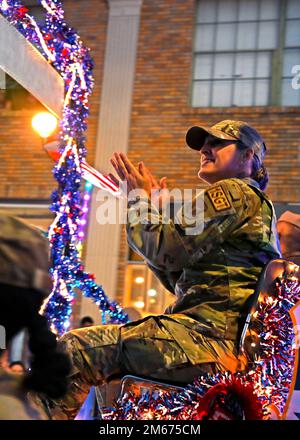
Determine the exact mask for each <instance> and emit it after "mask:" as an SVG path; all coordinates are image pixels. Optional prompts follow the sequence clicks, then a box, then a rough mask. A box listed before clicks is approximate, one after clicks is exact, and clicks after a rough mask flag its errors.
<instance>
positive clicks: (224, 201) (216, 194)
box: [207, 186, 231, 212]
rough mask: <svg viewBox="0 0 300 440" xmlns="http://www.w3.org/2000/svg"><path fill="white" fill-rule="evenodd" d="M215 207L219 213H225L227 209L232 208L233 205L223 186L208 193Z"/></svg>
mask: <svg viewBox="0 0 300 440" xmlns="http://www.w3.org/2000/svg"><path fill="white" fill-rule="evenodd" d="M207 193H208V196H209V198H210V201H211V203H212V204H213V207H214V208H215V210H216V211H217V212H219V211H225V209H229V208H231V204H230V202H229V200H228V197H227V196H226V194H225V192H224V190H223V188H222V187H221V186H216V187H214V188H211V189H209V190H208V191H207Z"/></svg>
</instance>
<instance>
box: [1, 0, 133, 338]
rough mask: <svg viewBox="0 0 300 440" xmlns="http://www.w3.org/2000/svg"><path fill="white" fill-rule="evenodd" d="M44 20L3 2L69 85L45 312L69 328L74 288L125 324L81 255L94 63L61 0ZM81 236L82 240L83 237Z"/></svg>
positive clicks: (48, 7)
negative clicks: (84, 170) (83, 186)
mask: <svg viewBox="0 0 300 440" xmlns="http://www.w3.org/2000/svg"><path fill="white" fill-rule="evenodd" d="M40 3H41V5H42V6H43V7H44V9H45V21H44V22H43V23H42V24H37V22H36V21H35V19H34V17H32V16H31V15H30V14H29V13H28V9H27V8H26V7H25V6H24V5H22V3H21V2H20V1H19V0H0V11H1V12H2V14H3V15H4V16H5V17H6V19H7V20H8V21H9V22H10V23H11V24H12V25H13V26H15V27H16V28H17V29H18V30H19V32H20V33H21V34H22V35H23V36H25V38H26V39H27V40H28V41H29V42H30V43H32V44H33V45H34V46H35V47H36V48H37V49H38V50H39V51H40V52H41V53H42V54H43V56H44V57H45V59H46V60H47V61H48V62H49V63H50V64H52V66H53V67H54V68H55V69H56V70H57V71H58V72H59V73H60V75H61V76H62V78H63V79H64V83H65V91H66V94H65V100H64V107H63V117H62V120H61V123H60V134H59V141H60V153H61V157H60V160H59V161H58V163H57V164H56V166H55V167H54V176H55V179H56V180H57V182H58V189H57V190H55V191H54V192H53V194H52V206H51V210H52V211H53V212H55V215H56V217H55V220H54V222H53V223H52V225H51V227H50V229H49V240H50V244H51V253H52V261H53V266H52V275H53V291H52V293H51V295H50V297H49V300H48V302H47V304H45V305H44V309H43V312H44V314H45V315H46V316H47V318H48V319H49V320H50V322H51V324H52V329H53V330H54V331H55V332H57V333H58V334H59V335H61V334H63V333H64V332H65V331H66V330H68V328H69V325H70V322H69V318H70V315H71V312H72V302H73V299H74V296H75V291H74V289H75V288H78V289H80V290H81V291H82V292H83V294H84V295H85V296H87V297H89V298H91V299H92V300H93V301H94V302H95V303H96V304H97V305H98V306H99V308H100V309H101V311H102V312H103V314H104V318H105V314H106V313H107V314H108V317H109V319H110V322H111V323H125V322H127V320H128V317H127V315H126V314H124V312H123V311H122V309H121V307H120V306H119V305H118V304H117V303H115V302H110V301H109V300H108V298H107V296H106V295H105V293H104V291H103V289H102V287H101V286H98V285H97V284H96V282H95V280H94V276H93V275H92V274H89V273H87V272H85V270H84V267H83V264H82V262H81V261H80V258H79V254H78V243H80V238H81V235H82V227H81V226H82V219H83V218H84V216H85V214H86V213H85V212H83V211H82V206H84V200H83V195H82V191H81V169H80V164H81V163H82V161H83V160H84V159H85V156H86V148H85V136H84V132H85V131H86V129H87V117H88V113H89V106H88V99H89V96H90V94H91V91H92V87H93V77H92V69H93V62H92V59H91V57H90V53H89V49H87V48H86V47H85V46H84V45H83V43H82V41H81V39H80V37H79V35H78V34H77V33H76V32H75V30H74V29H72V28H70V27H69V26H68V25H67V23H66V22H65V19H64V11H63V8H62V3H61V2H60V1H59V0H40ZM78 234H80V236H79V235H78Z"/></svg>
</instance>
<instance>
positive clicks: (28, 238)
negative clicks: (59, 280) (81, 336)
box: [0, 213, 52, 297]
mask: <svg viewBox="0 0 300 440" xmlns="http://www.w3.org/2000/svg"><path fill="white" fill-rule="evenodd" d="M0 283H3V284H9V285H13V286H18V287H23V288H29V289H35V290H39V291H41V292H42V293H44V295H45V297H46V296H48V295H49V293H50V292H51V287H52V281H51V277H50V275H49V244H48V240H47V239H46V238H45V237H43V235H42V234H41V233H40V232H39V231H38V230H37V229H35V228H34V227H31V226H29V225H27V224H26V223H24V222H23V221H21V220H19V219H17V218H15V217H10V216H7V215H5V214H3V213H0Z"/></svg>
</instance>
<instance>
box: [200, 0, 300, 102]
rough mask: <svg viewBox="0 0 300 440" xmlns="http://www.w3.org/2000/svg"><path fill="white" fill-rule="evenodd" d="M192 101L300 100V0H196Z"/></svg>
mask: <svg viewBox="0 0 300 440" xmlns="http://www.w3.org/2000/svg"><path fill="white" fill-rule="evenodd" d="M195 26H196V28H195V41H194V68H193V90H192V105H193V106H194V107H218V106H224V107H233V106H265V105H300V90H299V89H298V90H296V89H295V88H293V87H292V80H293V76H295V73H292V68H293V66H296V65H299V64H300V1H299V0H264V1H261V0H198V1H197V13H196V25H195Z"/></svg>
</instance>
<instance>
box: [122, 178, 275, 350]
mask: <svg viewBox="0 0 300 440" xmlns="http://www.w3.org/2000/svg"><path fill="white" fill-rule="evenodd" d="M197 197H202V200H203V202H204V203H203V208H202V211H201V212H200V216H201V221H200V227H198V229H197V231H199V233H193V234H190V233H189V234H187V230H188V229H187V226H188V225H190V223H189V222H190V220H191V219H190V218H188V219H187V218H186V217H185V216H184V214H183V211H182V210H181V212H180V215H181V222H180V224H178V222H176V221H175V220H173V221H172V220H170V221H169V222H168V223H167V224H164V223H162V221H161V213H160V212H159V211H158V209H157V208H156V207H155V206H154V205H153V204H151V203H150V200H149V199H147V198H146V197H143V196H141V197H140V198H139V199H138V200H137V201H136V202H134V201H132V202H130V201H129V203H128V204H129V210H128V224H127V240H128V243H129V246H130V247H131V248H132V249H134V250H135V251H136V252H137V253H138V254H140V255H141V256H143V258H144V259H145V261H146V263H147V265H148V266H149V268H150V269H151V270H152V271H153V272H154V273H155V275H156V276H157V277H158V278H159V279H160V281H161V282H162V284H163V285H164V286H165V287H166V288H167V289H168V290H169V291H170V292H172V293H174V294H175V295H176V297H177V299H176V301H175V302H174V303H173V304H172V305H171V306H170V307H169V308H168V309H167V310H166V311H165V313H166V314H167V315H169V314H170V315H169V317H170V318H172V319H170V320H169V321H168V322H169V328H168V330H169V331H170V332H171V333H172V334H173V336H174V338H175V340H177V342H178V343H179V344H181V345H182V333H181V332H178V331H177V330H175V328H176V329H178V325H172V321H174V322H175V321H176V322H177V323H181V324H183V326H184V327H185V328H186V329H192V330H194V331H196V332H197V333H198V332H199V333H201V334H202V335H204V336H207V337H210V338H213V339H217V340H218V339H222V340H229V341H235V342H238V338H239V336H240V332H241V330H242V326H243V324H244V322H245V318H246V315H247V313H248V311H249V308H250V307H251V303H252V299H253V293H254V289H255V285H256V283H257V279H258V277H259V274H260V272H261V270H262V268H263V267H264V265H266V264H267V263H268V262H269V261H270V260H272V259H274V258H278V257H280V248H279V244H278V243H279V242H278V239H277V232H276V216H275V212H274V208H273V205H272V202H271V201H270V200H269V198H268V197H267V196H266V195H265V194H264V193H263V192H262V191H261V190H260V189H259V186H258V184H257V182H255V181H254V180H253V179H250V178H243V179H237V178H234V179H225V180H221V181H219V182H217V183H215V184H213V185H210V186H209V187H208V188H207V189H205V190H203V191H202V192H201V193H200V195H198V196H197ZM195 201H196V198H194V199H193V204H195ZM137 205H138V207H139V209H138V211H137V209H136V208H137ZM149 213H151V216H152V217H151V222H149V221H148V220H147V219H148V218H149V217H147V216H148V215H149ZM177 218H178V214H177ZM153 219H154V221H153Z"/></svg>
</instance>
